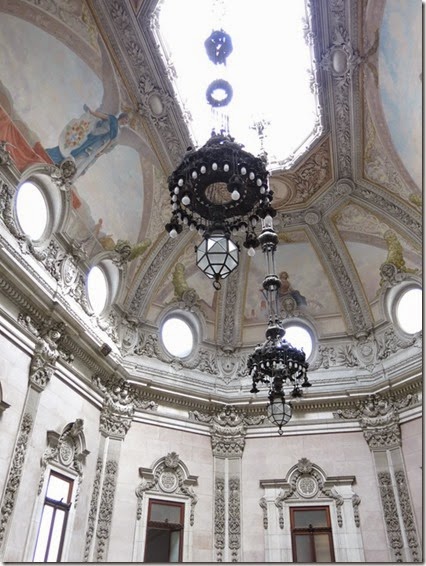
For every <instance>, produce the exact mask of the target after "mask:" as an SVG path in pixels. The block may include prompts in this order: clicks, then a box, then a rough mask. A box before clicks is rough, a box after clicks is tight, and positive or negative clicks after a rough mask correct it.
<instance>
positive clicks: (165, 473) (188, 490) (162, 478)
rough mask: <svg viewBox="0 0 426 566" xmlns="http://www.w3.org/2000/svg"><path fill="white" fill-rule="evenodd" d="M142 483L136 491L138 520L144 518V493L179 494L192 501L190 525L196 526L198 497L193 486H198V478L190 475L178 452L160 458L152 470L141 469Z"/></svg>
mask: <svg viewBox="0 0 426 566" xmlns="http://www.w3.org/2000/svg"><path fill="white" fill-rule="evenodd" d="M139 474H140V476H141V477H142V481H141V483H140V484H139V485H138V487H137V488H136V490H135V493H136V497H137V500H138V502H137V510H136V519H137V520H138V521H139V520H140V519H141V518H142V499H143V496H144V493H145V492H147V491H149V492H153V493H155V492H158V493H163V494H170V493H177V494H181V495H185V496H186V497H187V498H188V499H189V500H190V514H189V524H190V525H191V527H192V526H193V525H194V508H195V505H196V504H197V501H198V497H197V495H196V494H195V492H194V489H193V488H192V486H194V485H197V484H198V478H197V477H196V476H191V475H190V474H189V471H188V468H187V467H186V465H185V464H184V463H183V462H182V461H181V460H180V458H179V455H178V454H177V453H176V452H169V453H168V454H167V455H166V456H164V457H163V458H160V460H158V461H157V462H156V463H155V464H154V466H153V467H152V468H139Z"/></svg>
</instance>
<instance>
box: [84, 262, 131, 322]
mask: <svg viewBox="0 0 426 566" xmlns="http://www.w3.org/2000/svg"><path fill="white" fill-rule="evenodd" d="M94 267H97V268H99V269H100V270H101V271H102V273H103V275H104V278H105V282H106V287H107V294H106V298H105V304H104V306H103V308H102V310H101V311H100V312H99V313H96V312H95V311H94V309H93V305H92V302H91V300H90V296H89V287H88V281H89V273H90V272H91V270H92V269H93V268H94ZM113 270H114V273H113ZM121 277H122V276H121V272H120V270H119V269H118V267H117V266H116V265H115V264H114V263H113V261H112V260H111V259H110V258H109V257H108V258H105V257H102V258H98V261H94V262H93V263H91V264H90V266H89V268H88V270H87V273H86V278H85V292H86V298H87V301H88V303H89V305H90V307H91V309H92V311H93V313H94V315H95V316H96V318H105V316H106V315H107V314H108V313H109V311H110V309H111V306H112V304H113V303H114V301H115V299H116V297H117V295H118V290H119V288H120V283H121Z"/></svg>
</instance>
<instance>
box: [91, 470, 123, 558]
mask: <svg viewBox="0 0 426 566" xmlns="http://www.w3.org/2000/svg"><path fill="white" fill-rule="evenodd" d="M117 474H118V462H116V461H115V460H108V461H107V463H106V466H105V476H104V481H103V483H102V492H101V502H100V506H99V520H98V526H97V529H96V538H97V553H96V560H98V561H99V562H103V561H104V560H105V552H106V547H107V543H108V540H109V533H110V530H111V520H112V511H113V506H114V497H115V489H116V484H117Z"/></svg>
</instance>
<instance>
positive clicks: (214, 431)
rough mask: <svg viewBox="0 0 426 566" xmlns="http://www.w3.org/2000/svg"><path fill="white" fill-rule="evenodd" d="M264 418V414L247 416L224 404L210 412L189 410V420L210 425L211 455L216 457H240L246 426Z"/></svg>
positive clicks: (257, 422)
mask: <svg viewBox="0 0 426 566" xmlns="http://www.w3.org/2000/svg"><path fill="white" fill-rule="evenodd" d="M265 418H266V416H265V415H262V416H259V417H248V416H247V415H246V414H245V413H242V412H240V411H237V410H236V409H235V407H233V406H232V405H226V406H225V407H224V408H221V409H217V410H216V411H214V412H210V413H201V412H199V411H190V412H189V420H194V421H200V422H204V423H208V424H209V425H210V435H211V443H212V450H213V455H214V456H216V457H217V458H229V457H231V458H239V457H241V456H242V454H243V451H244V446H245V435H246V432H247V426H248V425H250V424H251V425H256V424H260V423H262V422H263V421H264V420H265Z"/></svg>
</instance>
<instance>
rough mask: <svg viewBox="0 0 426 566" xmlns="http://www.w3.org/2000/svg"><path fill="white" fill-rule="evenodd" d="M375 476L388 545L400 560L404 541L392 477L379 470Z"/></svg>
mask: <svg viewBox="0 0 426 566" xmlns="http://www.w3.org/2000/svg"><path fill="white" fill-rule="evenodd" d="M377 477H378V480H379V491H380V497H381V499H382V507H383V511H384V517H385V524H386V531H387V535H388V539H389V545H390V547H391V549H392V551H393V553H394V558H395V560H396V562H402V561H403V560H402V549H403V546H404V543H403V541H402V533H401V529H400V526H399V519H398V510H397V506H396V501H395V495H394V491H393V487H392V478H391V475H390V472H379V473H378V474H377Z"/></svg>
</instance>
